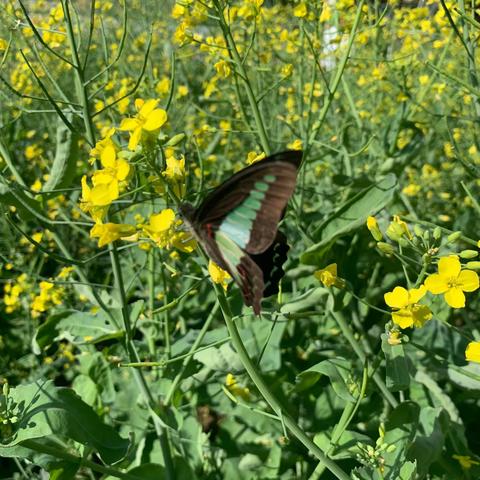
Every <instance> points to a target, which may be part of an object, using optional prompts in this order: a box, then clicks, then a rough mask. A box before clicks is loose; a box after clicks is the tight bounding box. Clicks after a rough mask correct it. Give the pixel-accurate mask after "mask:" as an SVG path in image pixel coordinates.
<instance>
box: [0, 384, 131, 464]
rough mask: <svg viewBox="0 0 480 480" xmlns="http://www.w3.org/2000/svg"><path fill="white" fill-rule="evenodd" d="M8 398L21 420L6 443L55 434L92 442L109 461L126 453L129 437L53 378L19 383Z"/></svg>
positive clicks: (15, 413)
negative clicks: (125, 437)
mask: <svg viewBox="0 0 480 480" xmlns="http://www.w3.org/2000/svg"><path fill="white" fill-rule="evenodd" d="M0 398H1V399H2V402H5V397H3V396H0ZM8 401H9V402H11V403H12V404H13V406H12V408H11V412H10V417H12V416H15V417H17V419H18V420H17V421H16V422H14V423H13V424H12V427H13V428H12V431H11V433H10V434H9V435H8V437H4V438H3V446H4V447H6V446H16V445H18V444H21V442H22V441H24V440H29V439H35V438H44V437H47V436H49V435H53V434H55V435H59V436H61V437H64V438H67V439H71V440H75V441H76V442H78V443H81V444H83V445H88V446H90V447H91V448H93V449H95V450H96V451H97V452H98V454H99V455H100V457H101V458H102V460H103V461H104V462H106V463H109V464H111V463H114V462H118V461H119V460H121V459H122V458H123V457H124V456H125V454H126V453H127V450H128V445H129V442H128V440H126V439H123V438H121V437H120V436H119V435H118V433H117V432H116V431H115V430H114V429H113V428H112V427H111V426H109V425H106V424H105V423H103V422H102V420H101V419H100V418H99V417H98V415H97V414H96V413H95V412H94V411H93V410H92V408H91V407H90V406H88V405H87V404H86V403H85V402H83V400H81V399H80V397H79V396H78V395H76V394H75V392H74V391H73V390H71V389H68V388H59V387H55V385H54V384H53V382H51V381H46V382H44V383H40V382H36V383H31V384H28V385H20V386H18V387H16V388H12V389H11V390H10V393H9V396H8ZM3 404H4V403H3Z"/></svg>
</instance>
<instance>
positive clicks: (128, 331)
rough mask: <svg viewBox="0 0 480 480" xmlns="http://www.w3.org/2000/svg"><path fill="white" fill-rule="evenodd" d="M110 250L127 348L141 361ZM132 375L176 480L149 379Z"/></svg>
mask: <svg viewBox="0 0 480 480" xmlns="http://www.w3.org/2000/svg"><path fill="white" fill-rule="evenodd" d="M109 250H110V259H111V262H112V271H113V276H114V278H115V284H116V287H117V290H118V293H119V295H120V303H121V306H122V320H123V326H124V329H125V349H126V351H127V354H128V357H129V360H130V362H139V361H140V357H139V356H138V353H137V350H136V348H135V345H134V343H133V337H132V327H131V324H130V314H129V308H128V302H127V296H126V292H125V286H124V282H123V276H122V269H121V267H120V261H119V258H118V252H117V249H116V247H115V245H113V244H110V245H109ZM132 375H133V377H134V378H135V381H136V382H137V385H138V387H139V388H140V391H141V393H142V395H143V398H144V400H145V402H146V403H147V405H148V409H149V413H150V416H151V417H152V420H153V424H154V426H155V431H156V432H157V437H158V439H159V441H160V448H161V450H162V455H163V462H164V464H165V473H166V478H167V480H174V479H175V478H176V477H175V471H174V467H173V460H172V455H171V452H170V443H169V440H168V437H167V432H166V430H165V429H164V426H163V424H162V422H161V420H160V418H159V417H158V415H157V413H156V411H155V409H156V408H157V407H158V405H157V403H156V402H155V399H154V398H153V395H152V392H151V391H150V389H149V387H148V384H147V381H146V380H145V377H144V375H143V372H142V371H141V370H139V369H136V368H135V369H133V371H132Z"/></svg>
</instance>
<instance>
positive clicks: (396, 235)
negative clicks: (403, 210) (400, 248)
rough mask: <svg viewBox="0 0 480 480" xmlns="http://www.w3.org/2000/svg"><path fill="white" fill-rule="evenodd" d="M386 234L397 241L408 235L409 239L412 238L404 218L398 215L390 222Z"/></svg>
mask: <svg viewBox="0 0 480 480" xmlns="http://www.w3.org/2000/svg"><path fill="white" fill-rule="evenodd" d="M386 234H387V236H388V237H389V238H390V239H392V240H393V241H395V242H398V241H399V240H400V239H401V238H403V237H407V238H408V239H409V240H411V239H412V234H411V233H410V230H409V229H408V225H407V224H406V223H405V222H404V221H403V220H400V217H399V216H398V215H394V216H393V221H392V222H390V225H389V226H388V228H387V231H386Z"/></svg>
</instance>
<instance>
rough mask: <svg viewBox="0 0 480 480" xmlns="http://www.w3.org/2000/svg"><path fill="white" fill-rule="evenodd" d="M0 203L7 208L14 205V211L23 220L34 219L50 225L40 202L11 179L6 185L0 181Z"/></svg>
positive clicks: (43, 224)
mask: <svg viewBox="0 0 480 480" xmlns="http://www.w3.org/2000/svg"><path fill="white" fill-rule="evenodd" d="M0 203H1V204H3V205H5V206H6V207H7V208H10V207H15V212H16V213H17V214H18V216H19V217H20V218H21V219H22V220H24V221H29V220H32V219H35V220H36V221H37V222H38V223H39V224H40V225H42V226H47V225H50V223H51V222H50V220H49V219H48V217H46V216H45V212H44V210H43V208H42V206H41V205H40V203H39V202H38V201H37V200H35V199H33V198H32V197H30V196H29V195H27V193H26V192H25V190H24V189H23V188H22V187H21V186H20V185H19V184H18V183H15V182H13V181H11V182H9V184H8V185H6V184H5V183H3V182H2V183H0Z"/></svg>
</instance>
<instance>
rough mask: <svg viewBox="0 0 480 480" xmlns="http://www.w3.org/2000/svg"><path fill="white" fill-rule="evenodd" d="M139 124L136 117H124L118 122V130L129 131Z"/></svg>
mask: <svg viewBox="0 0 480 480" xmlns="http://www.w3.org/2000/svg"><path fill="white" fill-rule="evenodd" d="M140 124H141V122H140V121H139V120H138V118H124V119H123V120H122V123H121V124H120V127H119V130H125V131H127V132H130V131H132V130H135V129H136V128H138V127H139V126H140Z"/></svg>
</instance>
